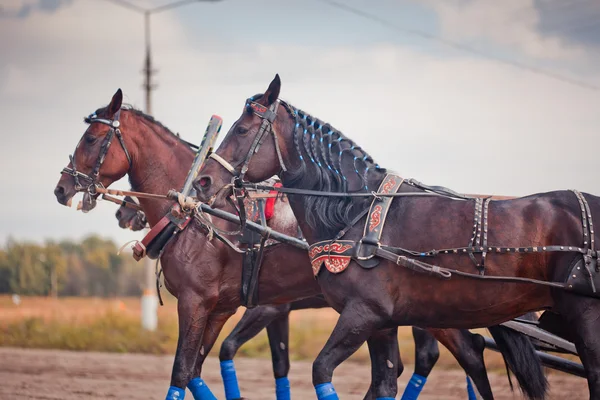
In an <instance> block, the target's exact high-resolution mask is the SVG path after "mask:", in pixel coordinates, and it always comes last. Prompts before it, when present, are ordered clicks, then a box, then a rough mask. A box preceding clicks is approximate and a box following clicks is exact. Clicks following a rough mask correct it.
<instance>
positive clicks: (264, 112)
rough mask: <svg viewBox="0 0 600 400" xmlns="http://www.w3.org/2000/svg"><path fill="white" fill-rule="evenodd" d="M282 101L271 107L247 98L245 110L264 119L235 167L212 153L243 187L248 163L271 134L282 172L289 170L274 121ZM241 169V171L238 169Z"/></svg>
mask: <svg viewBox="0 0 600 400" xmlns="http://www.w3.org/2000/svg"><path fill="white" fill-rule="evenodd" d="M280 103H282V102H281V100H276V101H275V102H274V103H273V104H271V106H270V107H268V108H267V107H265V106H263V105H262V104H259V103H257V102H256V101H254V99H253V98H252V97H251V98H249V99H247V100H246V104H245V106H244V108H245V110H247V111H250V112H251V113H252V114H254V115H256V116H257V117H259V118H260V119H261V120H262V123H261V124H260V127H259V128H258V133H257V134H256V137H255V138H254V141H253V142H252V145H251V146H250V149H249V150H248V153H247V154H246V157H245V158H244V160H243V161H242V162H240V163H239V164H237V165H236V166H235V167H234V166H233V165H231V164H230V163H229V162H228V161H227V160H225V159H224V158H223V157H221V156H219V155H218V154H216V153H211V154H210V156H209V157H210V158H212V159H213V160H215V161H216V162H218V163H219V164H220V165H221V166H222V167H223V168H225V169H226V170H227V171H228V172H229V173H230V174H231V175H232V176H233V183H234V184H235V185H236V186H238V185H239V187H241V183H242V181H243V180H244V177H245V176H246V172H248V165H249V164H250V160H251V159H252V157H253V156H254V155H255V154H256V153H258V150H259V149H260V147H261V146H262V144H263V142H264V141H265V138H266V137H267V136H268V135H269V134H271V135H273V142H274V143H275V151H276V152H277V158H278V159H279V166H280V167H281V172H287V168H286V166H285V163H284V162H283V157H282V155H281V148H280V147H279V140H278V138H277V133H276V132H275V129H274V127H273V122H275V118H277V109H278V108H279V104H280ZM282 104H283V105H284V107H286V108H287V109H288V111H290V113H293V112H292V111H291V110H290V108H289V107H288V106H287V105H286V104H285V103H282ZM238 169H239V171H238Z"/></svg>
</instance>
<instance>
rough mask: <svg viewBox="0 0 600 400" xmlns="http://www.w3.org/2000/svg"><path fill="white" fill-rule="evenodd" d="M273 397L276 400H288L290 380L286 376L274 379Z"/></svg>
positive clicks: (289, 396)
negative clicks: (274, 396)
mask: <svg viewBox="0 0 600 400" xmlns="http://www.w3.org/2000/svg"><path fill="white" fill-rule="evenodd" d="M275 395H276V396H277V400H290V399H291V398H292V395H291V393H290V380H289V379H288V377H287V376H284V377H282V378H277V379H275Z"/></svg>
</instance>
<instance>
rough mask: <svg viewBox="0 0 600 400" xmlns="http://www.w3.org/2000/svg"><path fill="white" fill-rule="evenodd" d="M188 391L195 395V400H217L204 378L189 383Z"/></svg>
mask: <svg viewBox="0 0 600 400" xmlns="http://www.w3.org/2000/svg"><path fill="white" fill-rule="evenodd" d="M188 389H190V392H192V395H194V400H217V397H216V396H215V395H214V394H213V393H212V392H211V391H210V389H209V388H208V386H207V385H206V382H204V380H202V378H200V377H197V378H194V379H192V380H191V381H190V383H188Z"/></svg>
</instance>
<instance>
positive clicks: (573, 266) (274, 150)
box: [195, 76, 600, 400]
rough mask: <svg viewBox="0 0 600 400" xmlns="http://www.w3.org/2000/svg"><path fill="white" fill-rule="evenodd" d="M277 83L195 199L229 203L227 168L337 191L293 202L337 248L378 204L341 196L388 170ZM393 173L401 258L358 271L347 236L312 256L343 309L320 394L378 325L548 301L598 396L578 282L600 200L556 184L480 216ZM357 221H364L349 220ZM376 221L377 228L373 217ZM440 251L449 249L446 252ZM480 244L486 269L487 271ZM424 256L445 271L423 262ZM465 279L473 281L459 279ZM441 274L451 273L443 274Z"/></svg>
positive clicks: (599, 357) (452, 321)
mask: <svg viewBox="0 0 600 400" xmlns="http://www.w3.org/2000/svg"><path fill="white" fill-rule="evenodd" d="M280 87H281V82H280V80H279V77H278V76H276V77H275V79H274V80H273V81H272V82H271V84H270V85H269V87H268V89H267V90H266V92H265V93H264V94H263V95H258V96H255V97H253V98H250V99H248V100H247V101H246V103H245V106H244V109H243V112H242V115H241V116H240V118H239V119H238V120H237V121H236V123H235V124H234V125H233V126H232V127H231V129H230V131H229V132H228V134H227V136H226V137H225V139H224V140H223V142H222V144H221V145H220V147H219V149H218V151H217V152H216V154H217V155H218V156H219V157H218V158H216V157H215V158H213V159H211V160H209V161H207V162H206V164H205V165H204V167H203V169H202V170H201V171H200V173H199V177H198V179H197V180H196V182H195V188H196V190H197V193H198V194H199V198H200V199H201V200H203V199H204V200H206V199H210V198H215V204H218V203H219V202H221V201H222V200H221V197H222V194H224V193H225V191H220V189H221V188H223V187H226V185H227V184H229V183H230V182H231V180H232V176H231V175H232V173H233V175H236V176H237V177H238V178H240V177H241V178H243V177H244V176H245V177H246V178H247V179H248V180H249V181H251V182H259V181H262V180H263V179H264V178H265V177H268V176H272V175H274V174H278V175H279V176H280V177H281V179H282V183H283V185H284V187H285V188H288V190H287V193H288V194H289V193H291V192H293V190H290V188H291V189H294V190H297V191H298V190H300V191H306V190H317V191H326V192H342V193H344V194H343V195H342V196H339V195H334V196H331V197H325V196H316V195H315V196H304V195H294V196H290V204H291V206H292V209H293V210H294V214H295V215H296V218H297V220H298V221H299V223H300V226H301V228H302V232H303V234H304V236H305V237H306V238H307V240H308V242H309V243H310V244H314V243H317V242H320V241H326V242H325V243H329V242H330V241H331V239H334V238H335V239H336V240H337V239H340V236H343V239H345V240H348V241H351V242H350V243H356V242H357V241H359V240H360V239H361V238H362V237H363V232H365V231H366V229H365V223H366V220H367V215H366V213H363V211H364V210H365V209H368V208H369V206H370V204H371V202H372V201H377V202H378V203H376V204H378V205H380V204H382V203H381V200H379V199H375V200H374V199H373V197H372V196H369V197H358V196H355V197H349V196H348V195H347V193H359V192H362V193H363V194H365V195H368V194H369V193H371V192H372V191H375V192H377V191H378V190H379V189H378V188H379V187H380V183H381V182H382V181H383V180H384V178H385V177H386V175H387V171H386V170H385V169H383V168H381V167H380V166H379V165H377V164H375V163H374V161H373V159H372V158H371V157H370V156H369V155H368V154H367V153H366V152H365V151H364V150H363V149H362V148H360V147H359V146H358V145H357V144H355V143H354V142H352V141H351V140H350V139H348V138H347V137H345V136H344V135H342V134H341V133H340V132H339V131H337V130H335V129H334V128H332V127H331V126H330V125H329V124H325V123H324V122H322V121H320V120H318V119H316V118H314V117H312V116H310V115H309V114H307V113H305V112H303V111H301V110H298V109H296V108H294V107H293V106H291V105H289V104H288V103H285V102H283V101H281V100H278V97H279V92H280ZM362 101H364V99H363V100H362ZM357 104H359V103H357ZM402 151H405V150H404V149H398V156H399V157H401V154H402ZM410 151H413V150H410ZM256 154H258V156H255V155H256ZM217 159H218V160H220V162H217V161H216V160H217ZM398 181H399V182H405V183H404V184H401V185H400V187H399V191H398V192H399V194H400V195H401V196H403V197H397V198H395V200H394V201H393V202H392V203H391V206H390V207H391V208H390V209H389V213H388V214H387V221H386V222H385V228H384V229H383V235H382V237H381V238H380V240H379V243H381V244H382V245H387V246H394V247H395V248H396V250H397V251H398V253H399V255H401V256H402V257H400V256H398V255H396V256H395V257H393V258H392V257H391V256H390V257H388V258H387V259H383V258H381V257H380V256H379V254H387V253H385V251H382V250H385V249H382V248H378V247H377V245H375V246H371V247H370V248H371V249H372V250H373V249H374V250H373V251H374V252H376V253H375V254H377V255H378V256H376V257H374V258H371V259H370V260H368V261H370V262H375V263H378V265H377V266H376V267H374V268H363V267H362V266H361V265H360V264H359V263H358V262H357V261H356V260H355V259H354V258H350V256H348V255H346V254H347V253H343V251H344V246H345V244H347V243H348V242H342V243H345V244H344V246H342V245H341V244H340V245H337V244H336V247H335V250H336V251H339V252H340V253H338V254H342V255H343V256H344V255H345V257H346V258H342V257H338V258H336V257H333V258H332V259H331V261H330V259H327V258H326V259H325V261H328V265H326V267H323V268H322V265H321V262H320V261H319V259H316V260H313V261H315V262H314V264H313V268H314V269H315V272H316V273H317V274H318V281H319V284H320V286H321V289H322V291H323V293H324V295H325V297H326V299H327V301H328V303H329V304H330V305H331V306H332V307H333V308H335V309H336V310H337V311H338V312H339V313H340V317H339V320H338V322H337V325H336V327H335V329H334V331H333V333H332V334H331V336H330V338H329V340H328V341H327V344H326V345H325V347H324V348H323V350H322V351H321V353H320V354H319V356H318V357H317V359H316V360H315V362H314V364H313V384H314V385H315V387H316V391H317V395H318V397H319V398H320V399H321V398H323V399H324V398H327V399H335V398H337V395H335V389H334V388H333V386H332V385H331V379H332V375H333V371H334V369H335V368H336V367H337V366H338V365H339V364H340V363H341V362H343V361H344V360H345V359H346V358H347V357H348V356H350V355H351V354H352V353H354V352H355V351H356V349H358V347H359V346H360V345H361V344H362V343H363V342H364V340H365V338H367V337H369V335H370V334H371V332H373V331H374V330H375V329H381V328H384V327H391V326H398V325H418V326H429V327H437V328H475V327H482V326H489V325H493V324H497V323H501V322H503V321H507V320H509V319H511V318H514V317H516V316H518V315H522V314H524V313H526V312H529V311H535V310H543V309H548V310H552V311H553V312H554V313H556V314H558V315H560V317H561V318H562V320H563V322H564V325H565V326H566V327H568V329H569V330H570V332H571V333H572V335H573V336H574V337H575V338H576V339H575V342H576V346H577V350H578V352H579V354H580V356H581V358H582V361H583V364H584V366H585V369H586V372H587V374H588V377H587V378H588V385H589V389H590V397H591V398H592V399H596V400H597V399H600V339H598V336H597V332H598V331H599V330H600V302H599V301H598V300H597V299H596V298H593V297H592V296H593V295H594V291H595V288H594V285H591V284H589V281H588V282H586V281H585V280H584V281H583V283H582V281H581V280H580V276H581V274H582V273H584V272H585V273H588V276H591V277H592V278H593V279H594V282H595V285H598V284H599V283H598V280H597V279H596V277H597V276H598V273H597V269H596V268H595V265H596V264H597V263H596V258H597V253H596V251H595V249H594V248H593V246H594V241H597V240H599V238H598V233H597V232H596V233H594V229H593V226H592V222H591V216H592V215H595V216H598V215H600V199H599V198H598V197H595V196H591V195H588V194H585V195H581V194H579V192H570V191H557V192H550V193H544V194H536V195H532V196H528V197H524V198H518V199H514V200H502V201H491V202H487V201H486V202H485V210H482V207H480V206H479V205H480V204H481V203H479V201H476V200H475V199H472V198H471V199H465V198H464V197H463V198H460V196H456V195H452V196H450V195H444V196H442V195H435V193H431V192H432V190H424V189H423V188H424V187H425V186H423V185H422V184H419V183H415V181H413V180H406V181H403V180H402V179H401V178H399V177H398ZM430 189H431V188H430ZM436 190H437V192H440V191H441V190H439V188H438V189H436ZM426 192H427V193H426ZM445 193H448V194H450V191H448V190H445ZM457 198H459V200H457ZM476 205H478V206H477V207H476ZM482 214H483V217H482ZM361 215H362V218H360V220H359V221H358V222H357V223H355V224H352V223H351V222H353V219H355V218H356V217H359V216H361ZM482 219H483V221H482ZM370 222H373V224H374V226H378V225H377V223H378V221H376V219H375V218H373V219H371V220H370ZM350 226H351V227H350ZM582 226H583V227H582ZM371 230H372V228H371V227H370V228H369V231H371ZM477 232H479V233H477ZM472 233H477V235H480V236H477V235H472ZM588 233H589V234H588ZM336 236H337V237H336ZM470 238H471V239H480V240H485V241H484V242H483V243H486V244H484V245H483V246H486V247H485V248H484V247H483V246H481V249H480V248H479V247H478V248H475V247H474V246H472V245H469V243H470V242H469V239H470ZM477 241H479V240H477ZM338 243H340V242H338ZM487 243H489V248H488V247H487V246H488V245H487ZM496 246H498V247H496ZM507 246H510V247H507ZM523 246H524V247H523ZM547 246H548V247H547ZM550 246H552V247H550ZM350 247H354V245H353V244H351V245H350ZM400 248H401V249H400ZM403 249H406V250H403ZM432 249H450V250H449V251H448V252H447V253H446V252H435V251H433V252H432V251H431V250H432ZM454 249H461V250H460V251H458V250H456V251H454ZM507 249H508V250H510V254H507V252H508V250H507ZM317 250H318V249H317ZM479 250H481V251H479ZM353 251H357V250H356V248H354V250H353ZM484 251H485V252H487V259H486V261H485V270H483V268H481V265H482V264H483V262H482V261H481V256H482V255H484V256H485V253H483V252H484ZM316 252H317V253H318V251H316ZM457 253H458V254H457ZM499 253H503V254H499ZM582 253H583V256H582ZM354 254H357V253H354ZM361 254H363V253H361ZM335 255H336V254H334V256H335ZM471 256H473V257H471ZM330 257H331V256H330ZM414 257H424V258H421V259H420V260H425V262H423V261H418V262H417V261H414ZM475 257H476V258H477V259H476V262H477V265H479V270H480V271H481V273H485V276H488V277H492V276H493V277H499V276H505V277H506V276H508V277H521V278H528V279H536V280H540V281H551V282H557V283H555V284H554V285H553V286H552V285H547V284H533V283H526V282H525V280H523V281H521V282H516V281H514V280H513V281H511V282H506V281H499V280H496V281H494V280H491V279H489V278H486V279H478V278H481V276H479V274H478V272H479V271H478V269H477V268H475V265H474V264H473V262H472V258H475ZM389 259H393V260H394V261H390V260H389ZM432 259H433V261H430V260H432ZM584 261H585V262H584ZM344 263H346V264H344ZM428 263H435V265H436V266H437V267H435V268H432V267H430V266H429V267H428V265H431V264H428ZM363 265H364V263H363ZM367 266H369V265H367ZM371 266H373V265H372V264H371ZM406 266H409V267H412V268H413V269H410V268H407V267H406ZM344 267H346V268H345V269H344ZM449 269H453V270H454V271H452V272H449ZM340 270H343V272H341V271H340ZM415 270H416V271H427V272H429V273H431V274H432V275H433V276H432V275H430V274H424V273H419V272H415ZM571 270H572V271H573V272H570V271H571ZM332 271H333V272H332ZM578 271H581V272H578ZM586 271H587V272H586ZM340 272H341V273H340ZM465 273H470V274H471V275H469V276H468V277H465V275H464V274H465ZM441 274H443V276H445V277H448V276H451V279H445V280H440V279H438V277H439V276H440V275H441ZM448 274H450V275H448ZM461 274H462V276H461ZM571 275H572V276H571ZM567 278H569V279H575V280H577V279H579V280H577V281H576V282H573V283H569V284H571V285H572V287H574V288H575V287H576V286H577V285H579V289H578V290H579V293H577V292H576V293H573V291H574V290H572V292H569V291H568V290H569V289H571V288H570V287H569V286H567V284H564V282H565V281H566V280H567ZM569 282H571V281H569ZM564 289H566V290H564ZM581 294H584V295H581ZM387 395H388V396H393V392H390V393H389V394H387ZM540 395H541V394H540Z"/></svg>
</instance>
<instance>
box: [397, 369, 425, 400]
mask: <svg viewBox="0 0 600 400" xmlns="http://www.w3.org/2000/svg"><path fill="white" fill-rule="evenodd" d="M425 382H427V378H425V377H424V376H421V375H419V374H413V375H412V377H411V378H410V381H408V385H406V389H404V394H403V395H402V398H401V400H417V399H418V398H419V394H421V390H423V386H425Z"/></svg>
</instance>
